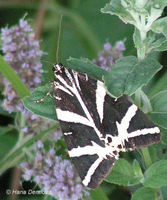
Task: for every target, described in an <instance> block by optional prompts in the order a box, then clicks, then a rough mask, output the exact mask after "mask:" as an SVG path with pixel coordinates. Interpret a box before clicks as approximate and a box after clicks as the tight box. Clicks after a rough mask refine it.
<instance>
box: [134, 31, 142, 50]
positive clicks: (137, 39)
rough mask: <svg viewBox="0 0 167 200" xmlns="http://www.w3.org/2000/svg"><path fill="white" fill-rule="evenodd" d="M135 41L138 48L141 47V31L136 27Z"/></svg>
mask: <svg viewBox="0 0 167 200" xmlns="http://www.w3.org/2000/svg"><path fill="white" fill-rule="evenodd" d="M133 41H134V44H135V47H136V48H139V47H140V48H141V37H140V31H139V30H138V29H137V28H135V30H134V33H133Z"/></svg>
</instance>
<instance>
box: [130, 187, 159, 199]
mask: <svg viewBox="0 0 167 200" xmlns="http://www.w3.org/2000/svg"><path fill="white" fill-rule="evenodd" d="M156 196H157V195H156V191H155V190H154V189H152V188H146V187H142V188H140V189H138V190H137V191H136V192H135V193H134V194H133V195H132V198H131V200H155V199H156Z"/></svg>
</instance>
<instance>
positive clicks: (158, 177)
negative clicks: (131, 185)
mask: <svg viewBox="0 0 167 200" xmlns="http://www.w3.org/2000/svg"><path fill="white" fill-rule="evenodd" d="M144 176H145V180H144V183H143V185H144V186H145V187H150V188H160V187H164V186H167V160H161V161H158V162H156V163H154V164H153V165H151V167H149V168H148V169H147V170H146V172H145V173H144Z"/></svg>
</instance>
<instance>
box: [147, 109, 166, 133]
mask: <svg viewBox="0 0 167 200" xmlns="http://www.w3.org/2000/svg"><path fill="white" fill-rule="evenodd" d="M147 114H148V116H149V117H150V118H151V120H152V121H153V122H154V123H155V124H157V125H159V126H161V127H163V128H165V129H167V123H166V122H167V113H162V112H150V113H147Z"/></svg>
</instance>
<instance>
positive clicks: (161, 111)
mask: <svg viewBox="0 0 167 200" xmlns="http://www.w3.org/2000/svg"><path fill="white" fill-rule="evenodd" d="M150 103H151V106H152V110H153V111H152V112H150V113H148V115H149V116H150V118H151V119H152V120H153V121H154V122H155V123H156V124H158V125H159V126H162V127H163V128H167V123H166V122H167V90H165V91H161V92H159V93H157V94H156V95H155V96H153V98H152V99H151V101H150Z"/></svg>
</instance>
